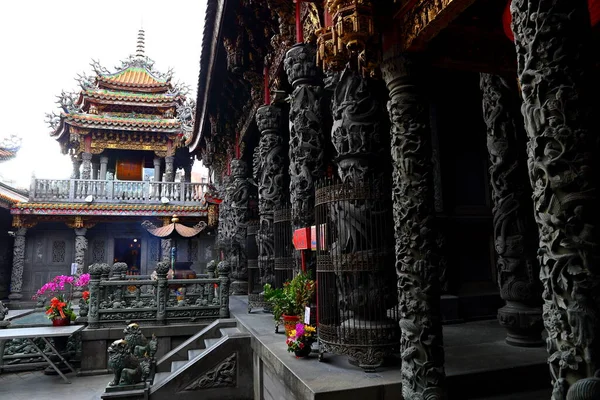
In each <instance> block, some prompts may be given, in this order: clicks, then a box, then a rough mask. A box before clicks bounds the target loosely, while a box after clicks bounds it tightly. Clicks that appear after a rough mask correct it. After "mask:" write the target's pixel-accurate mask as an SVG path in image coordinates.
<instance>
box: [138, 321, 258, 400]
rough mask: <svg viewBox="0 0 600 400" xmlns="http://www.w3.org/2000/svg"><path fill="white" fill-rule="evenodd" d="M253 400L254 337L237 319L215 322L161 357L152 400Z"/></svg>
mask: <svg viewBox="0 0 600 400" xmlns="http://www.w3.org/2000/svg"><path fill="white" fill-rule="evenodd" d="M174 396H176V398H177V399H178V400H180V399H181V400H186V399H197V398H199V397H200V398H202V399H204V400H210V399H241V400H243V399H252V398H253V387H252V349H251V335H250V334H248V333H244V332H241V331H240V330H239V329H238V328H237V323H236V321H235V320H234V319H221V320H217V321H215V322H213V323H212V324H210V325H209V326H207V327H206V328H204V329H203V330H202V331H200V332H198V333H197V334H196V335H194V336H192V337H190V338H189V339H188V340H186V341H185V342H184V343H182V344H181V345H179V346H177V347H176V348H175V349H173V350H172V351H170V352H169V353H167V354H166V355H165V356H164V357H162V358H161V359H160V360H159V361H158V362H157V365H156V374H155V376H154V381H153V384H152V386H151V387H150V391H149V398H150V400H172V399H173V398H174Z"/></svg>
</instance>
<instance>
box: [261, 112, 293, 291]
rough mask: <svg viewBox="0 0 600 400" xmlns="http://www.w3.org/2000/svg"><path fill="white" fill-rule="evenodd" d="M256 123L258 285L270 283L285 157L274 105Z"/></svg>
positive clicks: (281, 199)
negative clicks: (259, 279) (257, 130)
mask: <svg viewBox="0 0 600 400" xmlns="http://www.w3.org/2000/svg"><path fill="white" fill-rule="evenodd" d="M256 123H257V125H258V129H259V130H260V133H261V136H260V141H259V144H258V147H257V148H256V150H255V152H254V160H253V161H254V179H255V181H256V182H257V183H258V210H259V220H260V222H259V228H258V232H257V234H256V242H257V244H258V266H259V268H260V271H261V277H262V278H261V283H262V284H265V283H273V282H274V279H275V275H274V270H273V267H274V265H273V262H272V261H273V259H274V257H275V249H274V229H273V216H274V212H275V208H277V207H279V206H281V205H282V204H283V201H284V198H283V196H284V187H283V185H284V183H285V175H284V171H285V168H286V158H285V152H284V145H283V140H282V138H281V110H280V109H279V108H278V107H275V106H263V107H261V108H259V109H258V111H257V112H256Z"/></svg>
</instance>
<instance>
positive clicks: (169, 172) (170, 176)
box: [164, 157, 175, 182]
mask: <svg viewBox="0 0 600 400" xmlns="http://www.w3.org/2000/svg"><path fill="white" fill-rule="evenodd" d="M174 161H175V157H165V175H164V179H165V182H173V181H174V180H175V168H174V166H173V162H174Z"/></svg>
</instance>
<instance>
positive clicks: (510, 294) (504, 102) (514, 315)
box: [480, 74, 543, 346]
mask: <svg viewBox="0 0 600 400" xmlns="http://www.w3.org/2000/svg"><path fill="white" fill-rule="evenodd" d="M480 86H481V90H482V92H483V118H484V120H485V123H486V125H487V147H488V152H489V155H490V161H491V166H490V180H491V185H492V200H493V202H494V210H493V212H494V236H495V237H494V241H495V248H496V252H497V254H498V262H497V266H498V285H499V286H500V296H502V298H503V299H504V300H505V301H506V302H507V304H506V306H504V307H502V308H501V309H500V310H498V320H499V321H500V324H501V325H502V326H504V327H505V328H506V329H507V330H508V336H507V337H506V342H507V343H508V344H513V345H516V346H539V345H542V344H543V341H542V337H541V331H542V329H543V324H542V308H541V303H542V300H541V293H542V291H541V287H540V284H539V278H538V276H539V264H538V261H537V259H536V252H537V229H536V227H535V221H534V219H533V215H532V214H531V209H532V207H531V200H530V193H529V183H528V178H527V167H526V165H525V162H524V161H525V157H526V154H525V132H524V129H523V128H522V126H523V117H522V116H521V113H520V111H519V107H520V103H521V102H520V100H519V96H518V91H517V87H516V83H515V84H514V85H511V84H510V83H509V81H508V80H506V79H504V78H502V77H499V76H496V75H489V74H481V77H480ZM521 134H522V135H521ZM519 137H523V140H519Z"/></svg>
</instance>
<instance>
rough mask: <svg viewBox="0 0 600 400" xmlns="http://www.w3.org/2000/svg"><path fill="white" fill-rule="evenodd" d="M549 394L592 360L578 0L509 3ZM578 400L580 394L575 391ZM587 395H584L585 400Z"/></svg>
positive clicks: (594, 188)
mask: <svg viewBox="0 0 600 400" xmlns="http://www.w3.org/2000/svg"><path fill="white" fill-rule="evenodd" d="M510 10H511V14H512V20H513V25H512V27H513V31H514V33H515V46H516V52H517V64H518V78H519V82H520V85H521V95H522V98H523V105H522V108H521V111H522V113H523V116H524V118H525V129H526V131H527V136H528V137H529V143H528V145H527V152H528V166H529V179H530V182H531V186H532V188H533V204H534V210H535V219H536V222H537V225H538V229H539V249H538V260H539V261H540V264H541V271H540V278H541V281H542V286H543V293H542V298H543V300H544V304H543V318H544V325H545V327H546V331H547V332H548V339H547V349H548V352H549V358H548V362H549V364H550V372H551V376H552V380H553V385H554V389H553V393H552V399H553V400H564V399H565V398H567V397H568V396H567V390H568V388H569V386H574V384H575V382H577V381H578V380H580V379H584V378H590V377H592V376H593V374H594V372H595V371H596V370H597V369H598V368H599V366H600V351H599V347H598V343H599V340H600V338H599V337H598V332H600V296H598V293H600V274H599V273H598V260H600V246H598V243H600V240H599V237H598V234H599V230H598V227H599V219H600V208H599V207H598V204H599V199H598V172H599V171H598V159H599V158H598V132H597V129H596V126H595V125H593V124H592V121H593V122H594V123H595V122H596V120H597V118H596V115H595V114H597V105H596V102H595V99H596V97H597V94H596V85H595V84H594V82H595V79H594V76H593V74H595V73H596V72H595V70H593V68H594V66H593V64H592V57H591V55H592V54H593V51H594V50H593V48H592V47H591V39H592V31H591V27H590V15H589V12H588V2H587V1H583V0H575V1H574V0H535V1H534V0H515V1H513V2H512V3H511V8H510ZM579 398H583V397H579ZM588 398H589V397H588Z"/></svg>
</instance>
